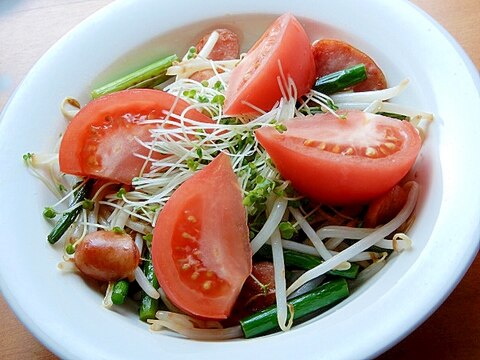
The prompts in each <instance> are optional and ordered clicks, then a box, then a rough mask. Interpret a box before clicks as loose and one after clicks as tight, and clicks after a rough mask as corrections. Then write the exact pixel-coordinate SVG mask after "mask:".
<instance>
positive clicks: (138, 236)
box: [135, 233, 143, 254]
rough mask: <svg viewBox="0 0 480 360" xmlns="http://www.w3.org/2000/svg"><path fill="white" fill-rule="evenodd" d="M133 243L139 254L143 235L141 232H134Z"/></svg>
mask: <svg viewBox="0 0 480 360" xmlns="http://www.w3.org/2000/svg"><path fill="white" fill-rule="evenodd" d="M135 245H136V246H137V249H138V252H139V253H140V254H141V253H142V251H143V237H142V234H140V233H136V234H135Z"/></svg>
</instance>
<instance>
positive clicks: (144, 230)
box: [125, 219, 153, 235]
mask: <svg viewBox="0 0 480 360" xmlns="http://www.w3.org/2000/svg"><path fill="white" fill-rule="evenodd" d="M125 226H126V227H128V228H129V229H132V230H133V231H136V232H137V233H140V234H143V235H146V234H151V233H152V231H153V227H152V226H150V225H147V224H144V223H141V222H138V221H133V220H132V219H128V220H127V223H126V224H125Z"/></svg>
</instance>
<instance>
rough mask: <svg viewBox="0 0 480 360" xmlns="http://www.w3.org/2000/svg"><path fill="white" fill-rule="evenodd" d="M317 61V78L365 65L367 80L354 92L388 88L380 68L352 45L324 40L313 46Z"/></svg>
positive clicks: (355, 87)
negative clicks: (354, 66)
mask: <svg viewBox="0 0 480 360" xmlns="http://www.w3.org/2000/svg"><path fill="white" fill-rule="evenodd" d="M312 52H313V57H314V59H315V67H316V76H317V77H321V76H324V75H328V74H331V73H333V72H335V71H339V70H343V69H346V68H348V67H351V66H353V65H358V64H364V65H365V68H366V69H367V79H366V80H365V81H362V82H361V83H359V84H357V85H355V86H354V87H353V88H352V89H353V91H370V90H381V89H385V88H386V87H387V81H386V80H385V75H384V74H383V72H382V70H381V69H380V67H379V66H378V65H377V64H376V63H375V61H373V60H372V58H371V57H369V56H368V55H367V54H365V53H363V52H361V51H360V50H358V49H357V48H355V47H353V46H352V45H350V44H348V43H346V42H344V41H340V40H333V39H322V40H319V41H316V42H314V43H313V45H312Z"/></svg>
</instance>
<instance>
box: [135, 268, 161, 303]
mask: <svg viewBox="0 0 480 360" xmlns="http://www.w3.org/2000/svg"><path fill="white" fill-rule="evenodd" d="M134 274H135V280H136V281H137V283H138V285H139V286H140V287H141V288H142V290H143V291H145V294H147V295H148V296H150V297H151V298H153V299H158V298H160V294H159V293H158V291H157V290H156V289H155V288H154V287H153V285H152V284H151V283H150V281H148V279H147V277H146V276H145V274H144V273H143V271H142V269H140V267H138V266H137V268H136V269H135V272H134Z"/></svg>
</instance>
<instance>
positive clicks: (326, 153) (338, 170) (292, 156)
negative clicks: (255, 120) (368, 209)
mask: <svg viewBox="0 0 480 360" xmlns="http://www.w3.org/2000/svg"><path fill="white" fill-rule="evenodd" d="M343 115H344V116H342V117H340V118H339V117H336V116H334V115H332V114H330V113H328V114H317V115H311V116H305V117H299V118H294V119H291V120H287V121H285V122H284V124H285V126H286V127H287V130H286V131H285V132H283V133H279V132H278V131H277V130H275V129H274V128H272V127H263V128H260V129H258V130H257V131H256V133H255V134H256V137H257V139H258V141H259V142H260V144H262V146H263V147H264V148H265V149H266V151H267V152H268V154H269V155H270V157H271V158H272V160H273V162H274V163H275V165H276V167H277V168H278V170H279V172H280V173H281V174H282V176H283V177H284V178H285V179H287V180H290V181H291V182H292V186H293V187H294V188H296V189H297V190H298V191H299V192H300V193H302V194H303V195H305V196H307V197H309V198H311V199H313V200H316V201H318V202H320V203H325V204H330V205H349V204H356V203H363V202H367V201H370V200H372V199H373V198H376V197H378V196H380V195H381V194H384V193H385V192H387V191H388V190H390V189H391V188H392V187H393V186H394V185H395V184H397V183H398V182H399V181H400V180H401V179H402V178H403V177H404V176H405V175H406V173H407V172H408V171H409V169H410V168H411V167H412V165H413V164H414V162H415V159H416V157H417V155H418V153H419V151H420V147H421V139H420V136H419V135H418V132H417V130H416V129H415V128H414V127H413V126H412V125H411V124H410V123H409V122H407V121H400V120H395V119H391V118H387V117H384V116H381V115H373V114H367V113H364V112H361V111H351V112H348V113H343Z"/></svg>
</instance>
